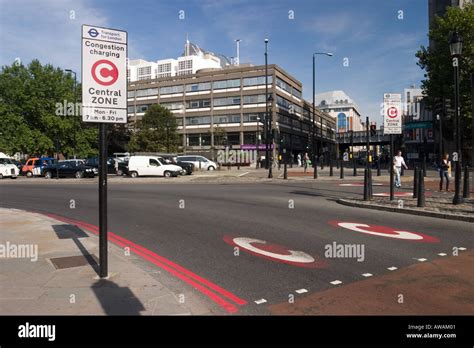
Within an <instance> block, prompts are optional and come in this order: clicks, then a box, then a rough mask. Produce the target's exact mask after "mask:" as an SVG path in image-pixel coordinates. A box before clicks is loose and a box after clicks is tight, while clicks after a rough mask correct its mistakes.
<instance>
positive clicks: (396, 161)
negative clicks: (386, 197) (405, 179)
mask: <svg viewBox="0 0 474 348" xmlns="http://www.w3.org/2000/svg"><path fill="white" fill-rule="evenodd" d="M402 167H404V168H405V169H406V170H408V167H407V165H406V164H405V160H404V159H403V156H402V151H401V150H398V152H397V155H396V156H395V157H394V158H393V169H394V171H395V186H396V187H398V188H400V187H402V182H401V179H400V174H401V171H402Z"/></svg>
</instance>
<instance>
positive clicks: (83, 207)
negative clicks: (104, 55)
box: [0, 171, 474, 315]
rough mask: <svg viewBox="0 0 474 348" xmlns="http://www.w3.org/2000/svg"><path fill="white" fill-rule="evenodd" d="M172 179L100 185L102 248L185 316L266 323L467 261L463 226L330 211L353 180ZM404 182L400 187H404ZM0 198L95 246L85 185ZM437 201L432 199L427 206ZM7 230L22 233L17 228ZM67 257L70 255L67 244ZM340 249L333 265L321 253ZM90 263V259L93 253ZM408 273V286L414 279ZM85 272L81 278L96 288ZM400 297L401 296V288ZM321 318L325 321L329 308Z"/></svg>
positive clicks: (44, 184)
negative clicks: (426, 268) (358, 287)
mask: <svg viewBox="0 0 474 348" xmlns="http://www.w3.org/2000/svg"><path fill="white" fill-rule="evenodd" d="M257 172H259V171H257ZM207 174H208V173H205V175H207ZM211 175H214V174H211ZM247 175H249V174H247ZM247 175H245V176H247ZM245 176H244V177H245ZM122 179H124V180H125V181H124V180H122ZM181 179H183V178H173V179H164V178H138V179H136V180H133V181H132V180H131V179H130V181H129V180H128V179H125V178H116V179H115V178H114V179H112V180H110V181H109V191H108V198H109V206H108V211H109V219H108V221H109V239H110V241H111V242H110V244H111V247H112V244H114V243H117V242H120V243H122V244H121V245H120V244H119V246H120V247H121V248H122V253H123V247H124V245H128V246H129V247H130V249H131V251H132V255H135V256H137V257H138V259H137V260H136V261H137V262H135V263H134V264H135V265H138V266H142V267H144V268H145V270H146V269H147V267H148V268H149V273H148V274H151V275H152V276H154V275H155V274H159V275H160V276H159V277H158V279H156V278H155V280H158V281H159V282H161V283H162V284H163V285H164V286H165V287H166V288H167V289H168V290H169V291H171V292H172V293H174V294H181V293H187V294H188V295H187V296H186V298H187V299H189V298H195V299H196V301H195V302H196V303H197V304H196V306H198V304H199V306H202V307H199V308H201V310H196V309H193V306H190V307H189V308H188V310H187V312H186V313H193V314H194V313H218V314H221V313H224V314H228V313H230V314H244V315H246V314H258V315H259V314H271V313H272V311H273V307H272V306H273V305H278V304H282V303H289V298H293V299H294V300H295V301H294V303H299V302H300V301H302V300H305V299H306V298H313V299H314V298H316V297H313V295H314V296H317V295H318V294H321V293H324V292H325V291H329V290H335V289H344V288H346V287H348V286H353V285H355V284H357V283H359V282H361V281H365V280H368V278H371V279H370V280H374V281H375V280H377V281H380V282H381V283H382V284H385V285H386V286H388V285H390V282H392V280H391V279H390V278H385V276H387V275H396V274H397V273H398V272H401V271H404V269H406V268H409V267H412V266H417V265H420V264H424V265H428V264H431V263H433V265H435V266H433V267H434V268H433V272H434V274H436V272H437V269H438V268H439V267H437V266H436V265H437V262H438V261H440V260H443V259H446V260H447V259H448V258H451V257H452V258H453V260H452V261H451V263H450V264H448V265H447V266H446V267H445V268H443V269H444V270H443V272H445V273H449V274H451V275H454V274H456V273H459V272H461V273H462V272H466V271H464V270H463V267H464V266H463V265H465V264H466V259H465V258H464V257H460V256H463V254H467V253H469V252H471V250H472V249H473V247H474V238H473V235H472V224H469V223H467V222H464V221H455V220H445V219H437V218H432V217H426V216H419V215H410V216H408V215H407V216H402V215H400V214H394V213H391V212H384V211H377V212H376V213H374V212H373V211H372V210H369V209H357V208H353V207H347V206H342V205H340V204H338V203H337V200H338V199H341V198H346V199H347V198H348V199H354V198H360V197H361V194H362V189H363V188H362V187H361V180H362V178H361V177H356V178H353V179H350V180H345V179H344V180H341V179H339V178H330V177H328V178H325V179H321V180H319V179H318V180H313V179H305V180H288V181H285V180H281V179H277V178H274V179H273V180H269V179H265V178H262V179H260V178H258V179H255V180H253V181H252V182H241V181H234V182H232V181H231V180H230V179H229V181H226V182H216V181H209V182H203V183H201V182H189V183H187V184H184V185H177V184H175V183H176V182H183V183H184V181H182V180H181ZM379 180H380V181H379ZM404 180H405V181H406V182H408V177H407V178H405V179H404ZM167 183H170V184H169V185H168V184H167ZM171 183H173V184H171ZM374 183H375V184H377V185H376V186H374V193H387V192H388V186H387V184H386V183H384V182H383V181H382V180H381V179H379V178H374ZM404 190H405V191H406V192H409V191H410V189H409V188H408V187H407V188H404V189H402V190H397V192H405V191H404ZM0 193H1V197H2V198H1V200H0V206H2V207H4V208H8V209H12V208H13V209H22V210H27V211H33V212H37V213H42V214H48V216H49V217H51V218H54V219H56V220H59V221H61V222H62V223H66V224H69V225H75V226H78V227H79V228H81V229H85V230H86V231H88V232H87V233H89V232H91V233H92V234H94V236H92V235H91V236H90V237H89V238H85V239H87V240H89V241H93V240H95V238H96V237H95V233H96V232H97V226H98V213H97V212H98V203H97V180H96V179H90V180H88V179H84V180H74V179H71V180H69V179H67V180H57V181H56V180H50V181H48V180H45V179H22V178H19V179H17V180H7V181H5V180H3V181H2V182H1V184H0ZM438 194H439V193H437V192H432V195H433V197H435V196H438ZM72 202H73V203H74V207H73V208H72V207H71V203H72ZM17 220H18V221H20V222H19V223H18V224H19V228H20V229H24V226H23V222H22V219H17ZM56 223H57V222H56ZM53 236H54V233H53ZM55 238H56V237H55ZM73 247H74V248H75V251H76V254H74V255H78V254H79V253H77V245H75V244H74V243H73ZM340 247H342V251H343V253H342V254H341V255H340V254H337V253H336V252H334V253H329V254H328V250H333V251H336V250H340ZM347 247H350V248H352V247H355V248H361V249H360V250H361V251H362V250H363V251H362V254H361V255H359V256H358V257H356V256H357V255H355V254H354V253H352V254H351V250H354V249H348V248H347ZM57 249H58V250H59V248H57ZM87 250H93V249H90V248H89V247H87ZM357 250H359V249H357ZM92 252H93V253H94V254H95V255H97V250H96V249H95V251H92ZM65 254H66V255H65ZM65 254H63V255H62V256H67V255H73V254H71V253H65ZM459 255H460V256H459ZM122 259H123V257H122ZM126 260H128V259H126ZM119 261H120V260H115V259H114V260H113V259H112V258H111V260H110V261H109V265H110V268H111V272H120V270H117V269H113V267H116V266H115V264H116V263H117V262H119ZM43 267H46V265H44V266H43ZM48 267H50V265H48ZM84 269H85V268H84ZM414 269H415V271H414V272H415V273H414V274H415V276H416V274H418V268H416V267H415V268H414ZM33 271H34V266H32V268H31V269H30V273H31V272H33ZM49 271H50V270H49V268H48V272H49ZM52 272H54V271H52ZM56 272H58V271H56ZM59 272H62V271H59ZM92 272H93V271H91V273H90V276H91V277H95V276H96V275H95V274H93V273H92ZM443 274H444V273H443ZM165 275H166V276H165ZM441 275H442V273H441V268H439V274H438V276H439V277H435V276H434V275H429V276H427V275H424V273H419V275H418V277H420V278H423V279H425V278H427V277H429V278H431V279H435V280H436V279H437V280H436V281H434V282H433V283H432V285H431V286H432V287H431V288H429V289H428V290H429V293H430V296H431V294H432V293H433V292H437V293H439V294H442V293H443V292H444V291H445V290H446V291H447V289H448V287H450V286H451V285H450V284H447V283H446V282H445V280H446V278H443V277H441ZM16 278H17V277H12V275H11V276H10V277H9V279H8V281H10V279H12V283H13V284H16V283H17V280H16ZM23 278H24V277H23ZM438 280H439V281H438ZM21 281H24V280H21ZM18 282H19V284H20V285H21V282H20V281H18ZM126 284H127V283H121V284H120V286H121V287H126V286H127V285H126ZM456 284H458V285H459V286H461V285H462V284H465V285H466V288H465V289H464V288H463V289H464V290H463V291H467V295H466V296H468V297H469V296H470V298H474V294H472V286H471V287H470V284H469V283H468V282H464V283H463V282H462V281H459V282H457V283H456ZM12 286H13V285H12ZM399 286H400V287H401V289H402V290H403V291H406V292H408V291H409V290H410V289H409V288H408V286H409V283H406V282H405V283H404V282H403V277H402V280H400V282H399ZM87 287H89V288H90V282H89V283H88V285H87ZM128 287H129V288H132V284H129V285H128ZM370 289H371V288H370V287H369V288H368V289H367V291H366V296H367V297H368V298H372V299H380V297H377V296H379V295H377V294H378V293H377V289H376V288H373V289H372V290H370ZM404 289H405V290H404ZM89 291H90V290H89ZM185 291H186V292H185ZM469 291H470V292H469ZM404 293H405V292H404ZM134 294H135V292H134ZM191 295H193V296H194V297H190V296H191ZM135 296H136V297H138V298H139V296H140V295H139V293H137V294H135ZM380 296H384V295H383V292H382V293H381V295H380ZM385 296H387V298H385V299H384V300H385V301H388V300H392V299H393V297H392V294H391V293H386V294H385ZM380 301H382V300H380ZM440 301H441V302H440V303H439V304H438V305H437V306H432V307H431V310H432V311H433V312H436V313H438V312H439V313H444V308H446V307H447V306H451V305H452V306H453V308H459V307H458V306H459V305H461V304H462V303H465V302H466V301H465V300H463V299H461V298H460V297H457V296H450V297H440ZM99 302H100V301H99ZM140 302H142V303H146V301H145V300H143V301H142V300H140ZM294 303H292V304H294ZM381 304H382V302H381ZM188 305H189V303H188ZM45 308H46V307H45ZM99 308H100V307H99ZM145 308H147V307H146V305H145ZM470 308H471V307H468V309H470ZM369 309H370V308H367V313H369V312H370V310H369ZM327 311H328V313H329V312H331V311H332V310H331V309H330V307H328V309H327ZM360 311H361V312H363V311H362V310H360ZM283 312H285V311H284V310H283ZM283 312H282V311H279V314H283ZM287 312H288V313H290V310H288V311H287ZM336 312H337V311H334V313H336ZM141 313H142V312H141ZM391 313H397V312H396V311H391V310H390V309H387V312H386V314H391Z"/></svg>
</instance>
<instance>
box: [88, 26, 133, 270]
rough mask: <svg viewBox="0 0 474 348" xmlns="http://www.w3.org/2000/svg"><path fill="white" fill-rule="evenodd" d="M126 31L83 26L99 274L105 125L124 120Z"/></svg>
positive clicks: (103, 257) (103, 254) (103, 246)
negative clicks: (95, 127)
mask: <svg viewBox="0 0 474 348" xmlns="http://www.w3.org/2000/svg"><path fill="white" fill-rule="evenodd" d="M127 42H128V34H127V32H126V31H122V30H116V29H109V28H101V27H97V26H90V25H83V26H82V121H83V122H94V123H99V276H100V277H101V278H106V277H107V276H108V262H107V125H108V124H109V123H111V124H117V123H127Z"/></svg>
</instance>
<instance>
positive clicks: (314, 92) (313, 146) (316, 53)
mask: <svg viewBox="0 0 474 348" xmlns="http://www.w3.org/2000/svg"><path fill="white" fill-rule="evenodd" d="M316 55H325V56H328V57H332V56H333V54H332V53H329V52H315V53H313V110H312V115H313V117H312V120H311V139H312V141H311V142H312V152H313V154H312V156H311V163H312V165H313V179H317V178H318V165H317V163H316V161H315V157H316V156H315V153H316V146H315V145H316V142H315V141H314V129H315V122H316V118H315V112H316V110H315V109H316V106H315V100H314V98H315V94H316V81H315V71H316ZM322 129H323V119H322V118H321V136H322ZM321 141H322V139H321Z"/></svg>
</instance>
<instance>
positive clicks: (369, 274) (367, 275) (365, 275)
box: [362, 273, 373, 278]
mask: <svg viewBox="0 0 474 348" xmlns="http://www.w3.org/2000/svg"><path fill="white" fill-rule="evenodd" d="M362 276H363V277H366V278H367V277H372V276H373V274H372V273H363V274H362Z"/></svg>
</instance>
